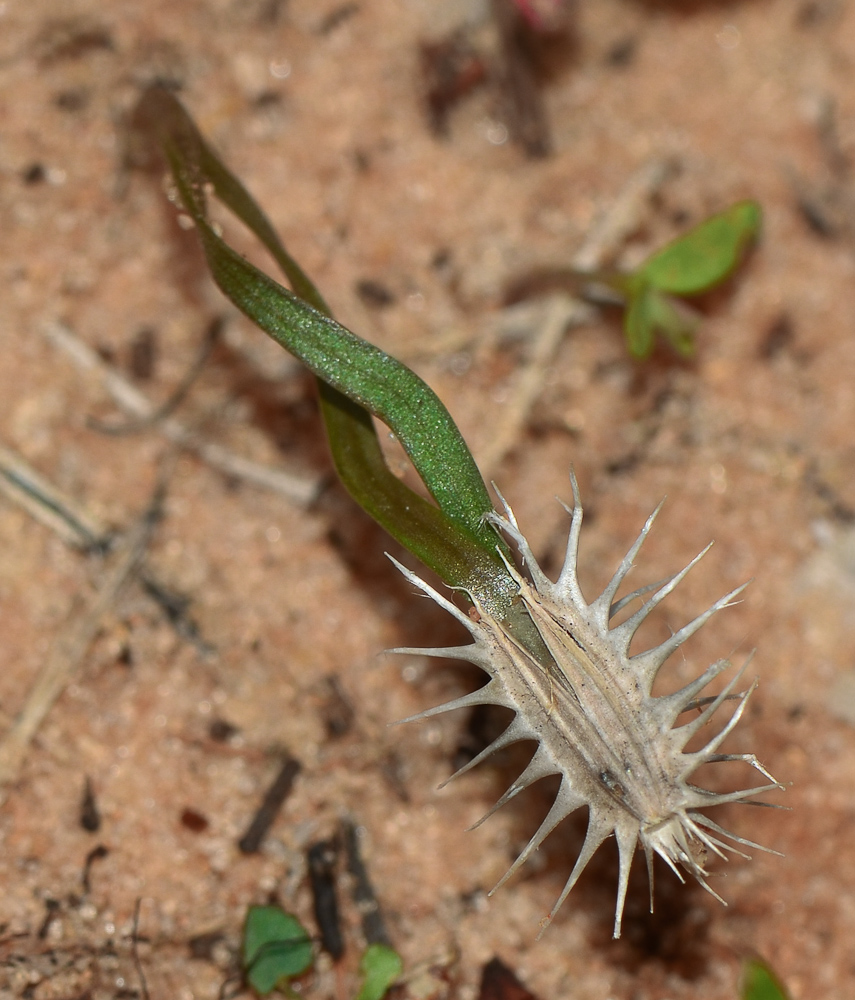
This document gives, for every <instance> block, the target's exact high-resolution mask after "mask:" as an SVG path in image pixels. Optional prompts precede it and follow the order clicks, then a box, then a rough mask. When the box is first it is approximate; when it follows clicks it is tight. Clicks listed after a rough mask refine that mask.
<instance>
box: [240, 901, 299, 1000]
mask: <svg viewBox="0 0 855 1000" xmlns="http://www.w3.org/2000/svg"><path fill="white" fill-rule="evenodd" d="M312 957H313V956H312V942H311V939H310V938H309V935H308V934H307V933H306V929H305V928H304V927H303V925H302V924H301V923H300V921H299V920H298V919H297V918H296V917H294V916H292V915H291V914H290V913H286V912H285V911H284V910H282V909H280V908H279V907H278V906H251V907H250V908H249V910H248V912H247V915H246V922H245V924H244V928H243V942H242V947H241V958H242V962H243V970H244V975H245V977H246V981H247V983H248V984H249V985H250V986H251V987H252V989H253V990H255V992H256V993H259V994H260V995H261V996H267V994H268V993H272V992H273V990H275V989H280V990H282V991H283V992H287V991H288V981H289V980H290V979H292V978H293V977H294V976H299V975H301V974H302V973H304V972H305V971H306V970H307V969H308V968H309V967H310V966H311V964H312Z"/></svg>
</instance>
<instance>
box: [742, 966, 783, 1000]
mask: <svg viewBox="0 0 855 1000" xmlns="http://www.w3.org/2000/svg"><path fill="white" fill-rule="evenodd" d="M741 997H742V1000H790V995H789V993H787V991H786V990H785V989H784V987H783V986H782V985H781V982H780V980H779V979H778V977H777V976H776V975H775V973H774V972H772V970H771V969H770V968H769V966H768V965H767V964H766V963H765V962H764V961H763V960H762V959H760V958H750V959H747V960H746V962H745V964H744V965H743V967H742V994H741Z"/></svg>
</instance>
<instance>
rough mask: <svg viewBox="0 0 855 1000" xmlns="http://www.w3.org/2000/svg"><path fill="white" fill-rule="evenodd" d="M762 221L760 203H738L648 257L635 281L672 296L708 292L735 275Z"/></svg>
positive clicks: (636, 274)
mask: <svg viewBox="0 0 855 1000" xmlns="http://www.w3.org/2000/svg"><path fill="white" fill-rule="evenodd" d="M761 217H762V213H761V210H760V206H759V205H758V204H757V202H756V201H740V202H737V203H736V204H735V205H732V206H731V207H730V208H728V209H727V210H726V211H724V212H719V214H718V215H713V216H711V217H710V218H709V219H706V220H705V221H704V222H702V223H700V225H697V226H695V228H694V229H690V230H689V232H688V233H686V234H685V236H681V237H679V238H678V239H676V240H674V241H673V242H671V243H669V244H668V246H666V247H664V248H663V249H662V250H659V251H657V252H656V253H654V254H653V255H652V256H650V257H648V258H647V260H646V261H645V262H644V263H643V264H642V265H641V267H640V268H638V270H637V271H636V272H635V274H634V275H633V277H634V278H635V279H636V280H638V281H639V282H640V283H643V284H645V285H650V286H651V287H653V288H658V289H659V291H661V292H670V293H671V294H672V295H698V294H700V293H701V292H706V291H708V290H709V289H710V288H713V287H715V286H716V285H718V284H719V283H720V282H722V281H724V279H725V278H726V277H728V275H730V274H732V273H733V271H734V269H735V268H736V266H737V264H739V262H740V260H741V259H742V255H743V253H744V252H745V250H746V248H747V247H748V246H749V244H751V243H752V242H753V241H754V240H755V239H756V238H757V234H758V233H759V231H760V220H761Z"/></svg>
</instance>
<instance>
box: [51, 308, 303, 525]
mask: <svg viewBox="0 0 855 1000" xmlns="http://www.w3.org/2000/svg"><path fill="white" fill-rule="evenodd" d="M43 329H44V335H45V337H46V338H47V339H48V340H49V341H50V343H52V344H54V345H55V346H56V347H59V348H61V349H62V350H63V351H65V353H66V354H67V355H68V356H69V357H70V358H71V359H72V360H73V361H74V362H75V363H76V364H77V365H78V367H79V368H81V369H83V370H84V371H89V372H94V373H95V374H96V375H97V376H98V378H99V380H100V382H101V385H102V386H103V387H104V389H106V390H107V392H108V393H109V394H110V396H112V398H113V399H114V400H115V402H116V403H117V404H118V405H119V406H120V407H121V408H122V409H123V410H124V411H125V412H126V413H128V414H130V415H131V416H132V417H135V418H136V419H137V420H143V421H145V420H150V419H151V418H152V416H153V415H154V414H155V413H156V412H157V408H156V407H155V406H154V404H153V403H152V402H151V401H150V400H149V399H148V397H147V396H146V395H145V394H144V393H142V392H140V390H139V389H137V388H136V386H134V385H132V384H131V383H130V382H128V381H127V379H125V378H124V377H123V376H122V375H120V374H119V372H117V371H116V369H115V368H113V366H112V365H109V364H108V363H107V362H106V361H104V360H103V358H101V357H100V356H99V355H98V354H97V353H96V352H95V351H93V350H92V348H91V347H89V345H88V344H85V343H84V342H83V341H82V340H81V339H80V338H79V337H78V336H77V334H75V333H74V331H73V330H71V329H69V327H67V326H65V325H64V324H62V323H59V322H55V321H54V322H50V323H46V324H45V326H44V328H43ZM158 426H159V429H160V431H161V433H162V434H163V435H164V436H165V437H166V438H168V439H169V440H170V441H172V442H173V443H174V444H177V445H178V446H179V447H181V448H186V449H187V450H188V451H192V452H193V453H194V454H195V455H197V456H198V457H199V458H201V459H202V460H203V461H204V462H207V463H208V465H210V466H212V467H213V468H215V469H219V470H220V471H221V472H224V473H226V475H228V476H234V477H235V478H237V479H243V480H245V481H246V482H249V483H252V484H253V485H255V486H262V487H264V488H265V489H269V490H273V491H274V492H276V493H279V494H281V495H282V496H284V497H287V498H288V499H289V500H291V501H292V502H294V503H298V504H300V505H303V506H305V505H307V504H309V503H311V501H312V500H313V499H314V498H315V497H316V496H317V493H318V490H319V482H318V480H317V479H316V478H313V479H308V478H307V477H305V476H297V475H294V474H292V473H289V472H283V471H282V470H281V469H274V468H272V467H271V466H269V465H262V464H261V463H259V462H253V461H252V460H251V459H248V458H244V457H243V456H242V455H236V454H235V453H234V452H233V451H230V450H229V449H228V448H223V447H222V445H218V444H215V443H214V442H212V441H207V440H205V439H204V438H203V437H201V436H200V435H199V434H197V433H196V432H195V431H192V430H191V429H190V428H189V427H187V426H186V425H185V424H183V423H181V422H180V421H179V420H176V419H175V418H174V417H168V418H167V419H166V420H163V421H161V423H160V424H159V425H158Z"/></svg>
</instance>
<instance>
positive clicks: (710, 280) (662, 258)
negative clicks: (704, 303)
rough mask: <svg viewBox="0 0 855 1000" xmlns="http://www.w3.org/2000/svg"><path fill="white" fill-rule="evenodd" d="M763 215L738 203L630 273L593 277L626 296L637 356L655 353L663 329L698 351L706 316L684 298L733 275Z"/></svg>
mask: <svg viewBox="0 0 855 1000" xmlns="http://www.w3.org/2000/svg"><path fill="white" fill-rule="evenodd" d="M761 219H762V213H761V210H760V206H759V205H758V204H757V203H756V202H754V201H740V202H737V203H736V204H735V205H732V206H731V207H730V208H728V209H727V210H726V211H724V212H720V213H719V214H718V215H713V216H711V217H710V218H709V219H706V220H705V221H704V222H701V223H700V224H699V225H697V226H695V227H694V229H690V230H689V232H688V233H685V234H684V235H683V236H680V237H678V238H677V239H675V240H673V241H672V242H671V243H669V244H668V245H667V246H665V247H663V248H662V249H661V250H657V251H656V252H655V253H654V254H652V255H651V256H650V257H648V258H647V260H645V261H644V263H643V264H641V265H640V266H639V267H637V268H636V269H635V270H634V271H633V272H631V273H630V274H623V273H619V272H612V271H604V272H600V273H598V274H596V275H595V276H593V277H594V278H595V280H596V281H597V282H598V283H600V284H604V285H606V286H608V287H609V288H611V289H612V290H613V291H616V292H617V293H618V294H619V295H620V296H621V297H622V298H623V300H624V303H625V307H626V312H625V315H624V333H625V334H626V343H627V347H628V348H629V352H630V354H632V355H633V357H636V358H646V357H649V356H650V354H651V352H652V351H653V345H654V341H655V335H656V334H657V333H661V334H662V335H663V336H664V337H665V339H666V340H667V341H668V342H669V343H670V344H671V346H672V347H674V348H675V349H676V350H677V351H678V352H679V353H680V354H682V355H684V356H688V355H690V354H692V352H693V351H694V334H695V331H696V329H697V327H698V324H699V322H700V317H699V316H698V314H697V313H696V312H695V311H694V310H693V309H691V308H690V307H689V306H688V305H687V304H686V303H685V302H682V301H681V299H682V298H685V297H691V296H693V295H701V294H702V293H703V292H708V291H709V290H710V289H712V288H715V287H716V285H719V284H721V283H722V282H723V281H725V280H726V279H727V278H728V277H730V275H731V274H733V272H734V271H735V270H736V268H737V267H738V266H739V263H740V262H741V260H742V258H743V257H744V255H745V252H746V250H747V248H748V247H749V246H750V245H751V244H752V243H753V242H754V241H755V240H756V239H757V235H758V233H759V231H760V223H761ZM675 296H679V298H675Z"/></svg>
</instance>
